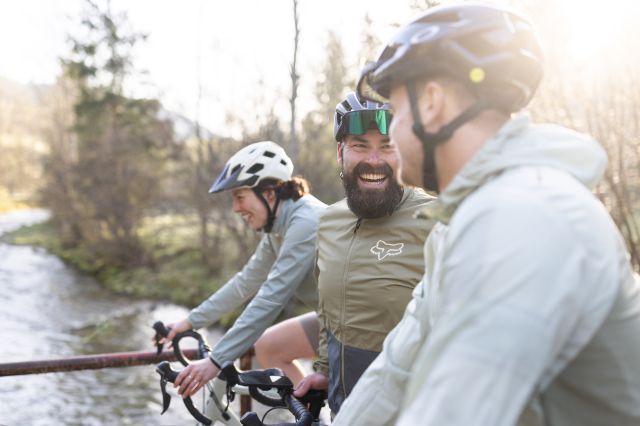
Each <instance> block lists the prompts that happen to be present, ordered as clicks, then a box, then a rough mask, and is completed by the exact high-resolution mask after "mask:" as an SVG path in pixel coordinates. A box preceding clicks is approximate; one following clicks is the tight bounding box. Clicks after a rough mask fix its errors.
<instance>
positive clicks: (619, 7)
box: [558, 0, 638, 61]
mask: <svg viewBox="0 0 640 426" xmlns="http://www.w3.org/2000/svg"><path fill="white" fill-rule="evenodd" d="M558 5H559V6H560V7H561V8H562V9H563V12H564V15H565V16H566V18H567V19H566V22H567V26H568V28H567V33H568V40H567V47H566V49H567V53H568V54H569V55H570V56H571V57H572V58H573V59H575V60H579V61H588V60H594V59H596V58H597V57H598V56H600V55H602V54H603V53H605V52H606V51H607V50H608V49H609V48H611V47H614V46H615V43H616V42H617V41H619V40H620V38H621V31H622V28H623V27H624V25H623V23H624V22H625V20H626V19H628V18H629V12H631V11H633V10H635V11H637V10H638V2H636V1H634V0H609V1H607V2H600V1H584V0H563V1H561V2H558Z"/></svg>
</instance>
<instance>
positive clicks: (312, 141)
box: [297, 31, 354, 202]
mask: <svg viewBox="0 0 640 426" xmlns="http://www.w3.org/2000/svg"><path fill="white" fill-rule="evenodd" d="M325 52H326V59H325V62H324V64H323V65H322V67H321V72H320V73H319V75H318V80H317V82H316V86H315V97H316V100H317V102H318V106H317V108H316V109H315V110H314V111H311V112H310V113H309V114H307V116H306V117H305V118H304V120H303V122H302V130H303V134H304V144H303V148H304V149H303V150H302V152H301V156H300V159H299V161H298V164H297V167H298V168H299V170H304V171H305V177H307V179H309V181H310V182H311V185H312V189H313V192H314V193H315V194H316V195H317V196H318V197H319V198H320V199H322V200H323V201H325V202H334V201H336V200H338V199H340V198H342V196H343V190H342V186H341V185H340V180H339V178H338V174H339V167H338V165H337V163H336V151H335V147H336V141H335V139H334V138H333V115H334V112H335V107H336V104H337V103H338V102H340V101H341V100H342V98H343V96H344V95H345V94H346V92H347V91H348V90H353V86H354V79H353V77H352V72H351V71H350V68H349V67H348V66H347V64H346V62H345V58H344V48H343V46H342V42H341V41H340V37H339V35H338V34H337V33H336V32H333V31H331V32H329V33H328V38H327V42H326V47H325Z"/></svg>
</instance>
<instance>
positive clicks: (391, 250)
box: [371, 240, 404, 260]
mask: <svg viewBox="0 0 640 426" xmlns="http://www.w3.org/2000/svg"><path fill="white" fill-rule="evenodd" d="M403 247H404V243H397V244H389V243H385V242H384V241H382V240H378V242H377V243H376V245H375V246H373V247H371V253H373V254H375V255H376V256H378V260H382V259H384V258H385V257H387V256H397V255H399V254H400V253H402V248H403Z"/></svg>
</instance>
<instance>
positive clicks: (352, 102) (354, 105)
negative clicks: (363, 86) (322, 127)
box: [333, 92, 391, 142]
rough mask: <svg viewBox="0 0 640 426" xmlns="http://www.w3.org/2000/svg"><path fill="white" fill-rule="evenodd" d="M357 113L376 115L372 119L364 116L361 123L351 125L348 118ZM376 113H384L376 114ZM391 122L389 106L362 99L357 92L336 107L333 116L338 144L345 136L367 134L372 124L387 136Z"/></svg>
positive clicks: (350, 94)
mask: <svg viewBox="0 0 640 426" xmlns="http://www.w3.org/2000/svg"><path fill="white" fill-rule="evenodd" d="M357 111H374V114H373V115H371V116H370V117H365V116H362V117H361V118H360V122H359V123H356V122H351V123H350V122H349V118H348V116H352V117H353V116H355V115H356V114H358V113H357ZM376 111H383V112H382V113H378V114H375V112H376ZM345 118H346V119H345ZM362 120H366V121H369V122H364V121H362ZM390 121H391V113H390V112H389V105H388V104H386V103H381V102H375V101H372V100H366V99H361V98H360V97H359V96H358V95H357V93H356V92H350V93H348V94H347V96H346V97H345V99H344V100H343V101H342V102H340V103H338V105H336V112H335V114H334V116H333V136H334V137H335V138H336V141H337V142H341V141H342V138H343V137H344V136H345V135H348V134H363V133H366V130H367V129H368V128H369V125H370V124H371V122H373V123H374V124H376V125H377V127H378V130H379V131H380V133H382V134H384V135H386V134H387V133H388V126H389V122H390ZM362 130H364V131H362Z"/></svg>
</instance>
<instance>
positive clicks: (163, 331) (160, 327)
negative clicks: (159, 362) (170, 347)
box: [153, 321, 171, 355]
mask: <svg viewBox="0 0 640 426" xmlns="http://www.w3.org/2000/svg"><path fill="white" fill-rule="evenodd" d="M153 329H154V330H155V331H156V335H155V336H154V337H153V340H154V342H155V343H156V355H160V353H162V349H164V343H160V341H161V340H162V339H163V338H164V337H167V336H168V335H169V330H171V327H166V326H165V325H164V323H163V322H162V321H156V323H155V324H153Z"/></svg>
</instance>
